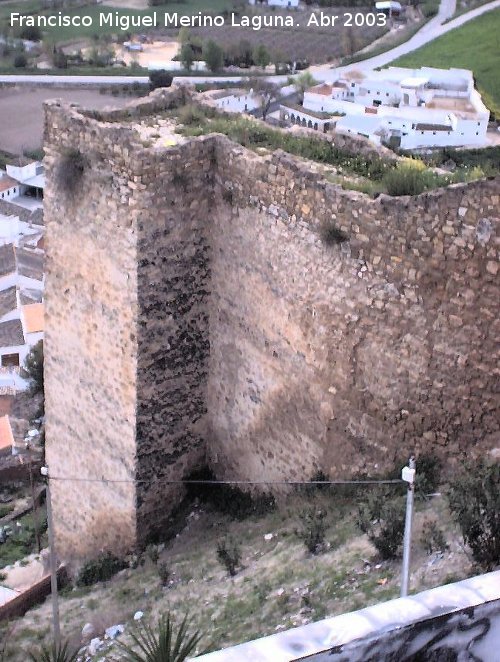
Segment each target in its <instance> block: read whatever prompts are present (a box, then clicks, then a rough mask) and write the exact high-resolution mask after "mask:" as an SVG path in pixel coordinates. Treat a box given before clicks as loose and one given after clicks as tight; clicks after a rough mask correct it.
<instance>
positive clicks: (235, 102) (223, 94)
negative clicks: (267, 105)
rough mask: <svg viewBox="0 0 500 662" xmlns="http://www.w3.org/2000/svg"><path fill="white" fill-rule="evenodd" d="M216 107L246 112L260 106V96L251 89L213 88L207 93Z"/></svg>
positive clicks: (232, 111)
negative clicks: (212, 90)
mask: <svg viewBox="0 0 500 662" xmlns="http://www.w3.org/2000/svg"><path fill="white" fill-rule="evenodd" d="M207 96H209V97H210V98H211V99H212V100H213V102H214V103H215V105H216V106H217V108H220V109H221V110H227V111H228V112H230V113H248V112H250V111H252V110H255V109H256V108H258V107H259V106H260V97H259V95H258V94H254V93H253V92H252V90H239V89H237V90H234V89H232V90H215V91H214V92H209V93H208V95H207Z"/></svg>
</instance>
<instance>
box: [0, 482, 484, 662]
mask: <svg viewBox="0 0 500 662" xmlns="http://www.w3.org/2000/svg"><path fill="white" fill-rule="evenodd" d="M304 498H306V497H302V498H299V496H297V495H296V496H294V497H292V498H289V499H287V502H286V504H282V505H281V506H279V507H278V508H277V509H276V510H275V511H273V512H270V513H269V514H267V515H265V516H263V517H260V518H249V519H247V520H245V521H241V522H237V521H230V520H229V519H228V518H227V517H226V516H224V515H221V514H218V513H216V512H214V511H213V510H210V509H209V508H206V509H205V508H203V509H202V508H200V507H194V508H193V512H192V514H191V516H190V517H189V518H188V524H187V526H186V528H185V530H184V531H183V532H182V533H181V534H180V536H179V537H178V538H176V539H175V540H174V541H173V542H171V543H170V544H169V545H168V546H167V548H166V549H165V550H164V551H163V552H162V553H161V555H160V560H159V562H160V563H161V562H166V563H168V565H169V567H170V568H171V572H172V574H171V579H170V582H169V585H168V586H167V587H166V588H163V587H162V586H161V582H160V579H159V577H158V572H157V569H156V567H155V566H154V565H153V563H152V562H151V561H150V560H149V559H148V560H146V562H145V564H144V565H143V566H142V567H139V568H137V569H136V570H124V571H122V572H121V573H119V575H117V576H116V577H115V578H114V579H113V580H111V581H110V582H107V583H106V584H98V585H96V586H94V587H91V588H88V589H75V590H69V591H67V592H66V593H65V595H64V596H63V597H62V599H61V614H62V629H63V632H64V633H65V635H66V636H67V637H69V638H70V639H71V641H72V642H73V643H79V642H80V638H81V629H82V627H83V625H84V624H85V623H87V622H91V623H93V624H94V626H95V627H96V629H97V632H98V633H101V634H102V633H103V632H104V630H105V628H106V627H108V626H109V625H112V624H117V623H127V622H128V623H130V622H131V621H132V618H133V614H134V613H135V611H136V610H142V611H144V612H146V614H150V615H152V616H153V618H155V617H157V616H158V614H159V613H160V612H162V611H166V610H167V609H170V610H172V611H173V612H174V613H176V614H181V613H184V612H185V611H186V610H189V612H190V613H191V614H192V616H193V618H194V623H195V625H196V627H199V628H200V629H201V630H202V631H203V632H204V634H205V637H204V640H203V642H202V645H204V646H206V645H207V643H208V644H209V645H210V648H212V649H217V648H221V647H223V646H227V645H231V644H236V643H241V642H243V641H247V640H249V639H252V638H256V637H259V636H263V635H266V634H272V633H274V632H276V631H279V630H281V629H285V628H289V627H293V626H296V625H300V624H303V623H307V622H310V621H314V620H319V619H321V618H323V617H325V616H327V615H334V614H340V613H343V612H346V611H350V610H354V609H359V608H361V607H365V606H368V605H369V604H373V603H376V602H381V601H385V600H387V599H390V598H393V597H397V596H398V594H399V578H400V563H399V562H397V561H395V562H383V563H379V562H378V561H377V559H376V557H375V550H374V549H373V547H372V546H371V544H370V543H369V542H368V540H367V538H366V537H365V536H362V535H359V531H358V530H357V529H356V526H355V507H354V506H353V505H350V504H348V503H345V502H343V501H341V500H339V499H332V498H331V497H330V498H329V497H328V495H326V494H323V493H322V494H320V495H319V496H317V497H316V498H317V499H319V503H321V504H322V506H323V507H325V508H326V509H327V510H328V513H329V514H328V523H329V527H328V530H327V535H326V539H327V541H328V542H329V543H330V548H329V549H328V550H327V551H326V552H325V553H323V554H320V555H318V556H311V555H309V554H308V553H307V552H306V550H305V547H304V545H303V543H302V542H301V541H300V540H299V539H298V538H297V536H296V534H295V530H296V527H297V526H298V521H297V513H298V512H299V511H300V509H301V508H302V507H303V506H304V505H305V502H304ZM310 500H311V497H310V496H309V497H307V501H308V502H310ZM429 515H432V516H433V517H435V518H436V519H437V520H438V522H439V525H440V527H441V528H442V529H443V530H444V532H445V535H446V537H447V540H448V544H449V545H450V549H449V551H447V552H446V553H445V554H444V556H443V558H438V557H429V556H427V555H426V553H425V551H424V548H423V546H422V545H421V543H420V542H419V540H420V536H421V529H422V526H423V523H424V521H425V519H427V518H428V517H429ZM269 533H272V534H273V537H272V539H271V540H266V539H265V538H264V536H265V535H266V534H269ZM227 534H229V535H231V536H232V537H233V538H234V539H235V540H237V541H239V542H240V545H241V550H242V565H243V569H242V570H241V571H240V572H238V574H237V575H236V576H235V577H234V578H228V576H227V572H226V570H225V569H224V568H223V567H222V566H221V565H220V563H219V562H218V561H217V553H216V549H217V541H218V540H219V539H220V537H221V536H223V535H227ZM413 540H414V546H413V559H412V580H411V589H412V591H414V592H417V591H421V590H424V589H427V588H430V587H432V586H436V585H439V584H441V583H443V582H444V581H447V580H449V579H451V578H453V579H456V578H461V577H465V576H468V575H469V574H470V573H471V564H470V562H469V559H468V558H467V556H466V555H465V553H464V551H463V549H462V548H461V546H460V544H459V542H458V541H459V536H458V534H457V531H456V529H455V527H454V525H453V524H452V523H451V521H450V517H449V514H448V511H447V508H446V503H445V500H444V499H442V498H441V499H439V498H437V499H434V500H433V501H432V502H427V503H425V504H422V503H421V504H419V506H418V508H417V513H416V517H415V530H414V536H413ZM430 560H432V563H429V562H430ZM368 562H369V563H368ZM50 617H51V610H50V602H49V601H47V603H46V604H44V605H42V606H40V607H38V608H36V609H33V610H31V611H30V612H28V613H27V614H26V615H25V617H24V618H23V619H22V621H21V620H19V621H17V622H16V623H15V628H14V632H13V633H12V635H11V638H10V646H11V651H10V653H9V654H10V655H11V656H10V657H8V659H9V661H11V662H21V660H23V661H24V660H25V659H26V651H27V650H29V649H30V646H32V645H33V642H37V641H41V640H44V639H47V638H48V635H49V628H50ZM27 632H29V636H28V635H27Z"/></svg>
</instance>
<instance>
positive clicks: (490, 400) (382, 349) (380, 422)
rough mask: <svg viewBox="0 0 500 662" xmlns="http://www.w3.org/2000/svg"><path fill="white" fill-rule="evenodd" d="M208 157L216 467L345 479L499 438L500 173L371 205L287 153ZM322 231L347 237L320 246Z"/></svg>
mask: <svg viewBox="0 0 500 662" xmlns="http://www.w3.org/2000/svg"><path fill="white" fill-rule="evenodd" d="M218 149H219V158H218V163H219V169H218V173H219V174H218V183H219V186H220V188H221V190H222V193H221V197H222V198H225V199H226V200H228V199H229V197H230V198H231V200H232V208H231V209H230V210H228V209H226V210H225V212H224V213H219V214H218V215H217V216H216V217H214V219H215V231H214V233H213V242H214V249H213V253H214V256H215V258H214V263H213V266H212V270H213V302H214V303H213V309H212V313H211V314H212V317H211V370H210V378H209V384H210V386H209V398H210V401H209V406H208V410H209V412H210V421H211V424H212V426H213V428H212V430H213V433H212V437H211V441H210V451H211V453H212V458H214V459H216V460H218V462H219V464H218V466H219V467H220V469H219V470H220V471H221V472H222V473H223V474H224V475H227V476H229V475H232V476H234V474H236V475H237V476H238V477H251V478H253V479H256V478H259V477H260V478H262V477H264V476H265V477H266V478H267V479H269V480H270V479H276V478H278V477H279V478H283V477H286V478H303V477H307V476H310V475H312V473H314V471H316V470H317V469H321V470H323V471H325V472H327V473H329V474H330V475H333V476H335V475H337V476H345V475H346V474H348V473H350V472H358V471H369V472H374V471H376V470H377V469H378V470H381V469H383V468H384V466H385V467H387V466H389V465H391V464H392V462H393V461H394V459H395V457H396V456H399V457H402V458H404V457H405V456H406V455H407V454H408V453H410V452H413V451H415V450H417V451H431V452H436V453H437V454H441V455H444V456H450V457H451V458H453V457H455V458H456V457H461V456H462V455H463V454H464V453H467V452H469V451H473V449H474V448H475V447H478V448H480V449H481V451H483V450H487V449H490V448H492V447H494V446H498V445H499V439H498V428H499V424H498V390H497V389H498V356H499V345H498V338H499V334H498V300H499V299H498V284H497V280H496V275H497V271H498V242H499V237H498V221H499V219H498V213H499V201H500V181H499V180H498V179H496V180H492V181H482V182H476V183H474V184H469V185H456V186H451V187H448V188H447V189H441V190H436V191H432V192H429V193H426V194H423V195H421V196H418V197H414V198H410V197H404V198H389V197H388V196H381V197H380V198H378V199H377V200H371V199H369V198H368V197H366V196H364V195H363V194H359V193H355V192H350V191H344V190H342V189H340V188H339V187H336V186H333V185H331V184H329V183H327V182H325V181H322V180H321V178H319V177H318V176H316V175H313V174H311V173H310V172H309V170H308V168H307V165H306V164H304V163H302V162H300V160H298V159H295V158H294V157H291V156H289V155H286V154H284V153H279V152H277V153H275V154H274V155H273V157H271V158H269V159H267V160H263V159H262V158H260V157H257V156H254V155H252V154H249V152H248V151H247V150H244V149H243V148H240V147H236V146H234V145H231V143H230V142H229V141H227V140H225V139H223V138H221V139H220V141H219V143H218ZM224 191H225V192H224ZM227 191H231V193H230V194H229V193H227ZM331 223H333V224H335V226H336V227H338V228H339V229H341V230H342V231H343V232H344V233H345V235H346V236H347V237H348V241H347V242H345V243H342V244H339V245H333V246H328V245H325V243H324V242H323V241H322V239H321V228H322V227H323V226H324V225H325V224H331Z"/></svg>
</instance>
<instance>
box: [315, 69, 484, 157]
mask: <svg viewBox="0 0 500 662" xmlns="http://www.w3.org/2000/svg"><path fill="white" fill-rule="evenodd" d="M303 105H304V108H305V109H310V110H312V111H316V112H323V113H324V112H327V113H332V114H335V113H337V114H339V113H340V114H344V115H345V117H344V118H342V120H340V121H338V122H337V126H336V129H337V130H339V131H345V132H348V133H357V134H359V135H364V136H368V137H369V138H370V140H373V141H374V142H376V143H378V142H380V141H381V140H384V141H387V142H391V143H393V144H394V145H395V146H398V147H401V148H403V149H417V148H425V147H444V146H457V147H458V146H466V145H478V146H479V145H484V144H485V142H486V131H487V128H488V120H489V111H488V109H487V108H486V107H485V105H484V104H483V102H482V100H481V95H480V94H479V93H478V92H477V90H475V89H474V79H473V76H472V72H471V71H467V70H465V69H433V68H430V67H422V68H421V69H417V70H412V69H403V68H400V67H389V68H388V69H384V70H382V71H371V72H368V73H367V74H366V75H365V74H363V73H361V72H357V71H351V72H347V74H346V75H345V76H344V77H343V78H342V79H339V80H338V81H336V82H335V83H333V84H332V85H330V84H322V85H317V86H315V87H313V88H311V89H309V90H307V91H306V93H305V94H304V104H303Z"/></svg>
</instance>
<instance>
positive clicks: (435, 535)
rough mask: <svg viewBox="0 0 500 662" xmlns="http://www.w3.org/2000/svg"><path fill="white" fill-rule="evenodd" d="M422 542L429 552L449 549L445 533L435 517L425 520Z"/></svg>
mask: <svg viewBox="0 0 500 662" xmlns="http://www.w3.org/2000/svg"><path fill="white" fill-rule="evenodd" d="M420 543H421V545H422V547H423V548H424V549H425V551H426V552H427V554H432V553H433V552H444V551H445V550H447V549H448V544H447V542H446V539H445V537H444V533H443V532H442V531H441V529H440V528H439V526H438V523H437V521H436V520H434V519H427V520H425V522H424V524H423V526H422V535H421V536H420Z"/></svg>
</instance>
